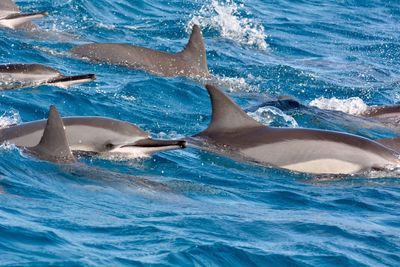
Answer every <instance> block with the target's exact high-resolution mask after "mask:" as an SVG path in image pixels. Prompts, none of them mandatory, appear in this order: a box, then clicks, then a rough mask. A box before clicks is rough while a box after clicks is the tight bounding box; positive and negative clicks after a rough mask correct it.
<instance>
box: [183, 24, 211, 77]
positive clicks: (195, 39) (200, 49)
mask: <svg viewBox="0 0 400 267" xmlns="http://www.w3.org/2000/svg"><path fill="white" fill-rule="evenodd" d="M180 54H181V56H182V57H183V58H184V59H185V60H188V61H192V62H193V64H194V66H195V67H196V68H198V69H201V70H202V71H203V72H204V73H206V74H208V66H207V55H206V47H205V45H204V40H203V34H202V33H201V29H200V27H199V26H198V25H196V24H195V25H193V28H192V34H191V35H190V38H189V42H188V43H187V45H186V47H185V49H183V50H182V52H181V53H180Z"/></svg>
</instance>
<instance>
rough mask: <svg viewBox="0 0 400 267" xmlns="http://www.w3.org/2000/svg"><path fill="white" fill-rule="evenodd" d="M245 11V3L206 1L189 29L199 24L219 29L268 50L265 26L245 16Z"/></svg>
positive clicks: (223, 34) (203, 26) (243, 42)
mask: <svg viewBox="0 0 400 267" xmlns="http://www.w3.org/2000/svg"><path fill="white" fill-rule="evenodd" d="M243 12H245V10H244V4H236V3H235V2H234V1H233V0H226V1H216V0H211V2H210V1H206V2H205V4H204V5H203V7H202V8H201V9H200V10H199V11H198V12H196V13H195V14H194V16H193V17H192V19H191V20H190V22H189V25H188V29H191V28H192V27H191V26H192V25H193V24H198V25H200V26H201V27H202V28H210V29H213V30H216V31H218V32H219V33H220V35H221V36H222V37H224V38H227V39H230V40H233V41H235V42H238V43H241V44H245V45H250V46H255V47H257V48H259V49H261V50H266V49H267V48H268V44H267V42H266V41H265V39H266V38H267V35H266V34H265V29H264V26H263V25H262V24H260V23H257V22H255V21H254V20H253V19H251V18H244V17H243V16H242V15H241V14H240V13H243Z"/></svg>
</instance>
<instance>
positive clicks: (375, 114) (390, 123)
mask: <svg viewBox="0 0 400 267" xmlns="http://www.w3.org/2000/svg"><path fill="white" fill-rule="evenodd" d="M267 106H273V107H276V108H278V109H280V110H282V111H292V110H296V111H299V110H301V111H303V112H305V113H306V114H308V115H309V116H313V117H315V118H320V120H319V121H321V120H322V119H325V118H326V117H327V116H328V117H333V118H342V120H343V121H347V122H349V123H351V124H352V126H351V127H352V128H364V127H365V126H368V127H369V128H371V127H372V128H388V129H391V130H395V131H398V132H399V131H400V126H399V125H400V105H398V104H394V105H382V106H368V107H367V109H366V110H365V111H364V112H362V113H360V114H357V115H353V114H349V113H345V112H343V111H339V110H330V109H320V108H318V107H315V106H307V105H303V104H301V103H300V102H299V101H297V100H296V99H293V98H291V97H289V96H280V97H278V98H277V99H275V100H271V101H267V102H263V103H262V104H259V105H256V106H250V107H248V108H247V109H245V110H246V111H250V112H254V111H256V110H257V109H259V108H261V107H267ZM302 114H303V113H302ZM357 123H358V125H357Z"/></svg>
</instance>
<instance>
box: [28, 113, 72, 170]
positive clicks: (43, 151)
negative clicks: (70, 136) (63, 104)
mask: <svg viewBox="0 0 400 267" xmlns="http://www.w3.org/2000/svg"><path fill="white" fill-rule="evenodd" d="M26 150H27V151H28V152H30V153H32V154H34V155H35V156H37V157H38V158H40V159H43V160H48V161H52V162H57V163H74V162H76V159H75V157H74V156H73V155H72V152H71V149H70V147H69V144H68V141H67V136H66V134H65V127H64V123H63V120H62V118H61V117H60V114H59V113H58V111H57V109H56V107H55V106H50V110H49V116H48V118H47V123H46V127H45V128H44V131H43V136H42V138H41V139H40V142H39V144H38V145H37V146H35V147H30V148H26Z"/></svg>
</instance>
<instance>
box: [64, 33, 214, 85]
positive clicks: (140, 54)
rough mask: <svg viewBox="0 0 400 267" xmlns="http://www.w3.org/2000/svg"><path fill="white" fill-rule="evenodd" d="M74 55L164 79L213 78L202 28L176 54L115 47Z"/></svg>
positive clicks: (88, 47)
mask: <svg viewBox="0 0 400 267" xmlns="http://www.w3.org/2000/svg"><path fill="white" fill-rule="evenodd" d="M70 52H71V53H72V54H73V55H76V56H80V57H83V58H87V59H89V60H91V61H94V62H101V63H108V64H116V65H121V66H125V67H129V68H133V69H143V70H145V71H148V72H150V73H153V74H156V75H161V76H201V77H205V76H208V75H209V72H208V67H207V58H206V50H205V45H204V41H203V37H202V33H201V30H200V27H199V26H197V25H194V26H193V29H192V34H191V36H190V39H189V42H188V44H187V45H186V47H185V49H183V51H181V52H179V53H176V54H170V53H166V52H162V51H157V50H153V49H149V48H145V47H140V46H134V45H129V44H113V43H97V44H85V45H79V46H76V47H74V48H72V49H71V50H70Z"/></svg>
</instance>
